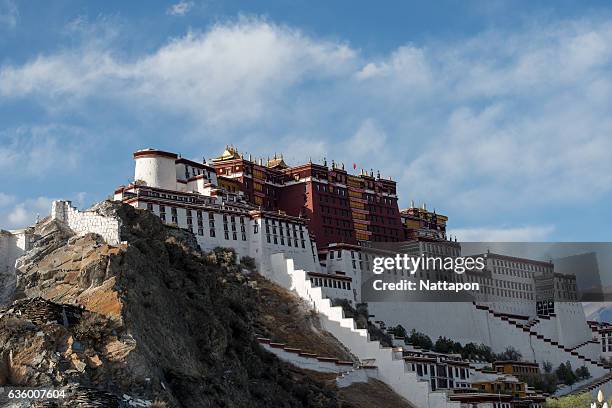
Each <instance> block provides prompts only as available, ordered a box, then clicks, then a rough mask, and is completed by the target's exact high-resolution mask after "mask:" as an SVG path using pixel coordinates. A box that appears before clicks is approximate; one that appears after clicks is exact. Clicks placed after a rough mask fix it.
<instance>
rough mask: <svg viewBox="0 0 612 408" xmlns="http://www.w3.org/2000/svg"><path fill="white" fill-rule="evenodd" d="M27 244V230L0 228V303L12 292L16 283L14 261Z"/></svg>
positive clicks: (22, 252)
mask: <svg viewBox="0 0 612 408" xmlns="http://www.w3.org/2000/svg"><path fill="white" fill-rule="evenodd" d="M29 246H30V239H29V234H28V232H27V230H16V231H4V230H0V303H2V302H3V301H4V300H6V299H7V298H8V297H9V296H10V294H11V293H12V292H13V290H14V288H15V283H16V276H15V262H17V259H19V257H21V256H22V255H23V254H24V253H25V251H27V250H28V249H29Z"/></svg>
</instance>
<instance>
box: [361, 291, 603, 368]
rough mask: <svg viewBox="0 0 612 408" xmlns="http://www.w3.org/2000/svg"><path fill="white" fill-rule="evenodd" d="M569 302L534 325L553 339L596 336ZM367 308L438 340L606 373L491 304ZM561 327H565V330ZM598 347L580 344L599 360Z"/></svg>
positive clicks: (379, 304)
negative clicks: (489, 307)
mask: <svg viewBox="0 0 612 408" xmlns="http://www.w3.org/2000/svg"><path fill="white" fill-rule="evenodd" d="M566 308H570V309H572V312H573V311H574V308H575V307H573V306H562V307H561V306H560V308H559V310H558V311H559V314H560V315H562V316H563V317H561V318H559V314H558V315H557V318H556V319H555V318H551V319H550V320H544V319H542V320H541V322H540V323H539V324H538V325H536V326H534V327H533V328H532V330H533V331H536V332H537V333H538V334H541V335H543V336H544V337H546V338H548V339H550V340H553V341H558V340H557V339H558V338H559V337H560V338H567V339H570V340H573V342H572V343H571V344H567V343H563V342H560V343H561V344H563V345H565V346H567V347H573V346H575V345H577V344H580V343H582V342H583V341H587V340H590V338H591V337H592V336H591V335H590V333H587V332H585V331H583V330H581V327H582V322H583V321H584V317H582V318H580V316H576V315H574V314H569V315H568V314H567V310H565V309H566ZM368 312H369V313H370V314H371V315H374V318H373V319H374V320H382V321H384V322H385V324H386V325H387V327H391V326H397V325H398V324H401V325H402V326H403V327H404V328H405V329H406V330H407V331H408V332H410V331H411V330H412V329H416V330H417V331H419V332H422V333H425V334H427V335H428V336H429V337H430V338H431V339H432V340H433V341H434V342H435V341H436V340H437V339H438V337H440V336H442V337H447V338H449V339H451V340H453V341H458V342H460V343H462V344H466V343H470V342H472V343H482V344H485V345H488V346H490V347H491V348H492V350H493V351H494V352H496V353H499V352H503V351H504V350H505V349H506V348H507V347H508V346H512V347H514V348H515V349H517V350H518V351H519V352H520V353H521V354H522V356H523V359H525V360H530V361H537V362H538V363H540V364H543V363H544V362H546V361H548V362H550V363H552V364H553V366H554V367H557V366H558V365H559V364H561V363H565V362H566V361H570V362H571V364H572V367H580V366H582V365H586V366H587V367H588V369H589V371H590V372H591V375H593V376H594V377H595V376H597V375H603V373H605V370H604V369H602V368H601V367H598V366H596V365H594V364H590V363H588V362H586V361H584V360H582V359H580V358H578V357H577V356H575V355H572V354H571V353H568V352H564V351H563V350H560V349H559V348H557V347H554V346H552V345H550V344H549V343H547V342H545V341H544V340H542V339H538V338H537V337H536V336H534V335H530V334H529V333H528V332H525V331H523V330H522V329H520V328H518V327H516V326H513V325H511V324H510V323H508V322H507V321H505V320H502V319H500V318H498V317H495V316H493V315H492V314H491V313H488V312H487V311H486V310H481V309H477V308H476V307H475V306H474V305H473V304H472V303H468V302H436V303H428V302H410V303H407V302H396V303H390V302H377V303H372V302H371V303H368ZM583 316H584V315H583ZM560 320H561V321H560ZM585 324H586V323H585ZM559 332H561V333H562V335H561V336H559ZM597 347H598V345H596V344H593V345H592V346H585V347H583V348H580V350H579V352H580V354H581V355H583V356H586V357H588V358H591V359H593V360H595V361H598V359H599V358H598V357H597V351H596V348H597Z"/></svg>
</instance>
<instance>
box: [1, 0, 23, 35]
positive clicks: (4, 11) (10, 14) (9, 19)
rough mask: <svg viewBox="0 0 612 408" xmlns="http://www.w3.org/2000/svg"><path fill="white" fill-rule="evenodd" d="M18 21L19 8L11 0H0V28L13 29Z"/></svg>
mask: <svg viewBox="0 0 612 408" xmlns="http://www.w3.org/2000/svg"><path fill="white" fill-rule="evenodd" d="M18 21H19V9H18V8H17V4H16V3H15V2H14V1H13V0H0V29H2V28H8V29H13V28H15V27H16V26H17V22H18Z"/></svg>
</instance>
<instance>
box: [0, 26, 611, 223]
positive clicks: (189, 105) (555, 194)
mask: <svg viewBox="0 0 612 408" xmlns="http://www.w3.org/2000/svg"><path fill="white" fill-rule="evenodd" d="M610 66H612V22H611V21H607V20H602V19H594V18H591V19H584V20H578V21H566V22H562V23H558V24H551V23H547V24H539V25H536V26H532V27H522V28H517V30H516V31H513V32H502V31H490V32H486V33H482V34H480V35H476V36H474V37H472V38H465V39H459V40H457V41H456V42H450V43H445V44H441V43H433V42H431V43H425V44H406V45H404V46H401V47H398V48H397V49H395V50H393V51H392V52H390V53H389V54H388V55H383V56H379V57H377V58H371V57H369V56H368V55H364V53H363V52H360V51H359V50H357V49H355V48H352V47H350V46H349V45H347V44H345V43H343V42H342V41H335V40H328V39H320V38H314V37H312V36H308V35H306V34H304V33H303V32H301V31H299V30H295V29H292V28H290V27H285V26H280V25H276V24H272V23H270V22H267V21H263V20H259V19H240V20H238V21H235V22H230V23H225V24H217V25H215V26H213V27H212V28H210V29H209V30H208V31H206V32H203V33H199V32H194V33H189V34H187V35H185V36H183V37H180V38H176V39H173V40H172V41H169V42H168V43H167V44H164V45H163V46H161V47H159V48H158V49H156V50H154V51H152V52H150V53H147V54H144V55H140V56H137V57H132V58H128V57H126V56H125V55H124V54H121V53H119V52H117V51H116V50H114V49H113V48H112V47H111V46H109V45H108V44H104V43H95V42H94V43H93V44H92V43H89V42H86V43H84V44H83V45H82V46H80V47H77V48H71V49H64V50H63V51H60V52H58V53H54V54H49V55H40V56H38V57H36V58H34V59H32V60H31V61H29V62H27V63H25V64H22V65H12V66H9V65H5V66H3V67H1V68H0V98H4V99H6V100H8V99H12V98H33V99H34V98H35V99H36V101H37V103H41V104H42V105H43V106H45V107H46V108H48V109H50V110H57V109H60V110H61V109H64V110H66V111H67V112H72V111H73V110H75V109H81V108H82V107H83V106H87V103H88V102H90V101H100V100H103V101H104V102H105V103H108V104H115V105H116V106H119V107H128V108H129V109H130V114H132V115H134V116H138V115H139V113H142V111H146V113H147V114H148V115H151V114H159V115H177V116H178V117H180V118H187V119H188V121H190V122H191V123H193V128H194V130H192V133H193V134H194V135H197V136H194V138H196V139H197V138H202V136H201V135H202V134H205V135H206V138H207V140H208V139H214V138H218V139H221V138H225V137H227V136H228V135H229V136H231V137H234V139H233V140H236V139H239V140H240V139H242V140H243V141H245V143H243V144H244V145H247V147H248V148H249V149H251V150H253V151H254V152H256V151H259V153H260V154H264V155H265V154H267V153H269V152H273V151H275V150H276V151H280V150H281V149H283V150H284V152H285V156H294V155H295V156H298V157H297V160H299V159H301V160H305V159H308V156H317V155H318V156H324V155H325V156H327V157H328V159H329V160H331V159H332V158H336V159H337V160H338V161H341V160H343V161H345V163H352V162H353V161H359V165H360V167H361V166H362V165H361V162H363V167H371V168H374V169H376V168H379V169H381V170H384V172H385V173H386V174H395V175H399V176H400V180H399V181H400V186H399V191H400V194H401V196H402V198H403V200H404V203H406V202H407V200H408V198H410V197H413V198H415V199H417V200H419V201H424V200H426V201H428V202H430V203H432V202H433V203H434V204H435V206H436V207H437V208H441V209H442V211H444V210H445V209H448V208H451V207H452V208H453V209H454V212H455V213H456V214H461V215H462V216H467V217H472V220H470V221H469V222H472V221H474V222H475V221H476V218H478V217H489V219H491V218H492V217H498V216H499V214H500V212H502V211H503V212H504V213H508V212H516V213H517V214H521V216H522V214H525V211H524V210H525V209H526V208H528V209H530V210H534V211H538V210H542V209H546V208H547V207H548V206H550V205H551V204H554V205H555V206H556V207H560V203H565V202H568V201H572V202H589V201H592V200H597V199H598V198H600V197H602V196H604V195H605V194H609V193H611V192H612V161H610V160H609V158H608V157H607V152H609V151H611V150H612V138H610V136H609V135H610V134H611V133H612V119H610V116H609V112H608V110H609V109H608V107H609V106H610V104H611V103H612V80H610ZM211 129H212V130H211ZM219 129H221V130H222V131H218V130H219ZM245 134H248V135H257V139H256V140H251V141H247V140H245V139H246V138H245V137H244V135H245ZM58 140H59V139H58ZM198 140H201V139H198ZM231 141H232V140H228V139H225V140H224V142H231ZM2 146H3V145H2V144H0V148H2ZM55 146H56V150H58V148H57V146H59V145H55ZM52 147H53V145H52ZM5 149H6V147H5ZM22 150H23V149H22ZM3 153H5V154H2V155H0V168H1V167H2V163H5V162H12V163H16V162H17V161H20V162H21V161H22V160H21V158H22V157H26V158H27V157H28V155H25V156H24V155H23V154H16V153H15V149H8V150H7V151H5V152H3ZM202 153H204V154H205V155H206V156H207V157H210V156H212V155H214V153H215V152H202ZM300 155H301V156H300ZM314 159H315V157H313V160H314ZM26 162H27V160H26ZM485 225H486V224H485ZM519 232H520V231H519ZM517 233H518V232H517Z"/></svg>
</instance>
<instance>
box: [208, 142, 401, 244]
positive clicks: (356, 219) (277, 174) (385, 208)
mask: <svg viewBox="0 0 612 408" xmlns="http://www.w3.org/2000/svg"><path fill="white" fill-rule="evenodd" d="M212 165H213V167H214V168H215V171H216V173H217V178H218V183H219V186H220V187H224V188H226V189H228V190H229V191H236V190H240V191H242V192H243V193H244V194H245V198H246V200H247V201H249V202H251V203H252V204H254V205H256V206H259V207H261V208H262V209H263V210H268V211H270V210H272V211H279V210H280V211H283V212H285V213H287V214H288V215H292V216H304V217H307V218H308V219H309V225H308V228H309V230H310V232H311V233H313V234H314V235H315V237H316V241H317V246H318V247H319V248H323V247H326V246H327V245H329V244H330V243H347V244H357V243H358V242H360V241H374V242H396V241H402V240H403V239H404V238H405V233H404V226H403V224H402V219H401V217H400V212H399V208H398V203H397V189H396V183H395V181H393V180H391V179H390V178H389V179H383V178H381V177H380V174H377V175H376V176H374V174H373V172H370V173H369V174H368V173H367V172H364V171H363V170H362V171H361V173H360V174H359V175H352V174H349V173H348V172H347V171H346V170H344V166H343V165H341V166H338V165H337V164H336V163H335V162H333V161H332V164H331V167H328V165H327V163H326V162H324V163H323V164H316V163H312V162H308V163H305V164H301V165H298V166H288V165H287V164H286V163H285V162H284V160H283V158H282V156H280V157H276V155H275V156H274V158H272V159H268V160H266V162H265V164H264V161H263V159H259V160H258V161H256V160H253V159H252V158H251V157H249V158H248V159H246V158H244V156H243V155H241V154H239V153H238V151H237V149H235V148H234V147H232V146H227V147H226V149H225V151H224V152H223V154H222V155H221V156H219V157H217V158H215V159H213V160H212Z"/></svg>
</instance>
